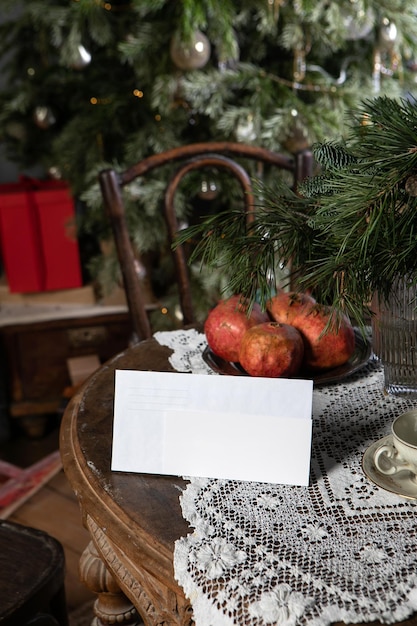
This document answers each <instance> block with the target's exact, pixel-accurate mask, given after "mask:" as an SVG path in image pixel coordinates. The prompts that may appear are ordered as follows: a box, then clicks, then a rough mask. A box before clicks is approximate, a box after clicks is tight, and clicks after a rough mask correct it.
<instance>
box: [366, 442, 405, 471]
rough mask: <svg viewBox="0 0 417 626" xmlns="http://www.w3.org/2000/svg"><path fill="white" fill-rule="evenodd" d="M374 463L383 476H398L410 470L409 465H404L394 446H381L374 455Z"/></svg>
mask: <svg viewBox="0 0 417 626" xmlns="http://www.w3.org/2000/svg"><path fill="white" fill-rule="evenodd" d="M374 462H375V466H376V468H377V470H378V471H379V472H381V474H386V475H391V474H396V473H397V472H399V471H401V470H406V469H410V465H409V463H403V462H401V460H400V459H399V457H398V452H397V450H396V449H395V446H394V444H392V443H391V444H389V443H388V444H384V445H383V446H379V448H378V449H377V450H376V452H375V454H374Z"/></svg>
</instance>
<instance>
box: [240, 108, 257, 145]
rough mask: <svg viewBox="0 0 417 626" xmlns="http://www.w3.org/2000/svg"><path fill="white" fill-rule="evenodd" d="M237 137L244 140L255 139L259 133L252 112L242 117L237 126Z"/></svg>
mask: <svg viewBox="0 0 417 626" xmlns="http://www.w3.org/2000/svg"><path fill="white" fill-rule="evenodd" d="M235 133H236V139H237V140H238V141H242V142H249V141H255V139H256V137H257V134H256V129H255V122H254V118H253V115H252V114H249V115H248V116H247V117H246V118H244V119H241V120H240V121H239V122H238V124H237V126H236V131H235Z"/></svg>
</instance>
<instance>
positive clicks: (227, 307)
mask: <svg viewBox="0 0 417 626" xmlns="http://www.w3.org/2000/svg"><path fill="white" fill-rule="evenodd" d="M248 310H249V304H248V301H247V300H245V299H244V298H242V297H241V296H239V295H235V296H231V297H230V298H228V299H226V300H221V301H220V302H219V303H218V304H217V305H216V306H215V307H214V308H213V309H211V311H210V312H209V314H208V316H207V318H206V321H205V323H204V333H205V335H206V340H207V343H208V345H209V347H210V348H211V350H212V351H213V352H214V354H217V356H219V357H221V358H222V359H225V360H226V361H234V362H237V361H238V360H239V349H240V342H241V340H242V337H243V335H244V333H245V332H246V331H247V330H248V329H249V328H251V327H252V326H255V325H256V324H261V323H262V322H266V321H268V320H269V317H268V314H267V313H266V312H264V311H262V309H261V306H260V305H259V304H258V303H256V302H255V303H254V305H253V307H252V310H251V312H250V314H248Z"/></svg>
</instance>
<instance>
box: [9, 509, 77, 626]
mask: <svg viewBox="0 0 417 626" xmlns="http://www.w3.org/2000/svg"><path fill="white" fill-rule="evenodd" d="M64 576H65V560H64V551H63V548H62V546H61V544H60V543H59V542H58V541H57V540H56V539H54V538H53V537H51V536H50V535H48V534H46V533H44V532H42V531H40V530H35V529H33V528H28V527H26V526H22V525H20V524H15V523H12V522H8V521H4V520H0V624H1V625H2V626H32V625H33V626H35V625H36V626H67V625H68V615H67V609H66V602H65V589H64Z"/></svg>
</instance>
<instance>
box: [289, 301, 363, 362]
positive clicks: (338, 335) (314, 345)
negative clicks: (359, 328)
mask: <svg viewBox="0 0 417 626" xmlns="http://www.w3.org/2000/svg"><path fill="white" fill-rule="evenodd" d="M292 325H293V326H294V327H295V328H296V329H297V330H298V331H299V332H300V333H301V335H302V337H303V339H304V366H305V367H306V368H307V369H310V370H322V369H328V368H333V367H337V366H338V365H343V363H346V361H348V359H349V358H350V357H351V356H352V354H353V352H354V350H355V333H354V330H353V327H352V324H351V323H350V321H349V319H348V318H347V317H346V315H342V318H341V322H340V325H339V326H337V325H336V314H335V313H334V312H332V310H331V308H330V307H328V306H325V305H322V304H312V305H310V306H309V307H307V308H303V309H302V310H301V311H300V312H299V314H298V315H297V316H295V317H294V319H293V320H292Z"/></svg>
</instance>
